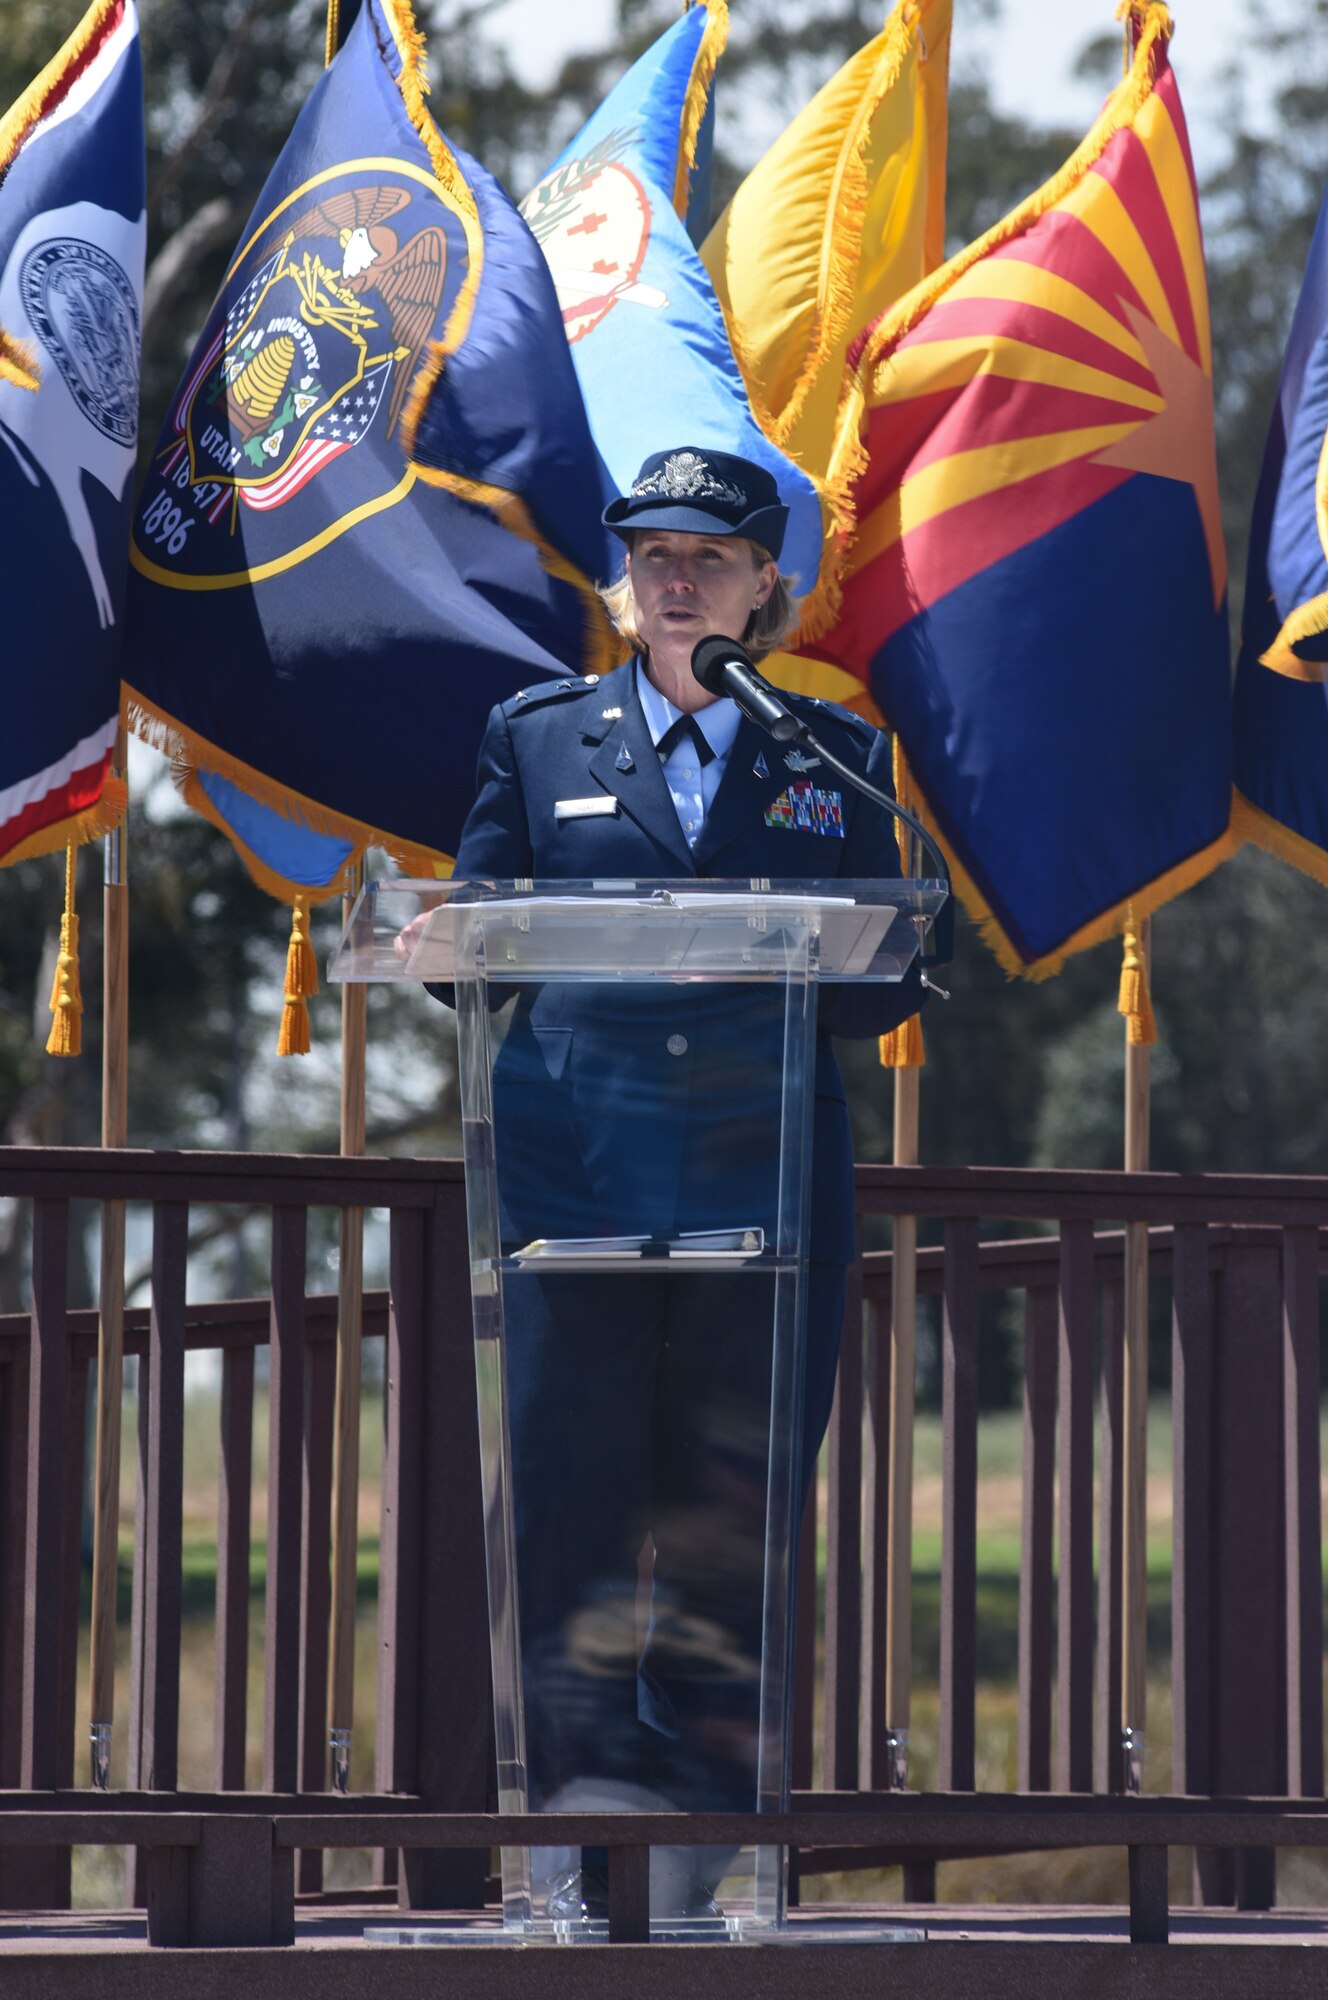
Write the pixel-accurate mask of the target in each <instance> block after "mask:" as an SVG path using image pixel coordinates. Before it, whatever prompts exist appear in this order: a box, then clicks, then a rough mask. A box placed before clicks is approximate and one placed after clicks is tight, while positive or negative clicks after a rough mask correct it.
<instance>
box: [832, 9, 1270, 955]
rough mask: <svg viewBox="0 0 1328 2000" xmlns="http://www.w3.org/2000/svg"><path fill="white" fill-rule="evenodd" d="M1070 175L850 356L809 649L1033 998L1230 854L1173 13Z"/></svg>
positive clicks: (1201, 377) (1196, 241) (1195, 293)
mask: <svg viewBox="0 0 1328 2000" xmlns="http://www.w3.org/2000/svg"><path fill="white" fill-rule="evenodd" d="M1131 14H1132V26H1133V30H1134V34H1135V48H1134V55H1133V60H1132V62H1131V65H1130V68H1129V71H1128V74H1127V75H1126V76H1125V78H1124V80H1123V81H1122V82H1121V84H1120V85H1119V86H1118V87H1117V89H1116V90H1115V91H1114V92H1113V93H1112V95H1111V96H1110V98H1109V99H1108V100H1107V103H1106V105H1105V106H1104V109H1103V111H1102V113H1101V115H1100V117H1099V118H1098V120H1097V122H1096V123H1095V124H1094V126H1093V127H1092V129H1091V130H1090V132H1089V133H1088V135H1087V137H1086V138H1085V139H1084V141H1083V143H1082V144H1081V145H1080V146H1079V147H1078V149H1077V150H1076V152H1075V153H1074V154H1073V155H1072V156H1071V158H1070V159H1069V161H1068V162H1067V163H1066V165H1065V167H1064V168H1063V169H1062V170H1061V172H1060V173H1059V174H1057V175H1056V176H1055V177H1054V178H1053V179H1052V180H1051V181H1049V182H1048V183H1047V184H1046V185H1045V186H1043V187H1042V188H1040V189H1039V190H1038V191H1037V192H1036V193H1035V194H1033V195H1032V196H1030V197H1029V199H1027V200H1026V201H1024V202H1023V203H1021V204H1020V205H1019V207H1017V208H1016V209H1014V210H1013V211H1012V212H1011V213H1010V214H1009V215H1007V216H1006V217H1005V218H1004V219H1003V220H1002V221H1001V222H999V223H997V224H996V226H995V227H994V228H993V229H991V230H990V231H988V233H987V234H986V235H985V236H984V237H982V238H980V239H979V240H978V241H977V242H976V243H974V244H972V245H970V246H969V247H968V248H967V249H966V250H964V251H962V252H961V253H960V254H959V255H957V256H956V257H953V258H951V259H950V261H949V262H948V263H946V264H945V265H944V266H942V268H941V269H940V270H939V271H937V272H935V273H933V274H932V275H931V276H930V277H929V278H927V279H925V280H924V281H923V282H922V283H921V284H920V285H918V286H917V287H916V288H915V289H914V290H913V291H912V292H911V293H910V294H909V295H908V296H907V297H906V298H905V299H903V300H902V301H900V302H899V304H898V305H896V306H895V307H893V308H892V309H891V310H890V311H888V312H887V313H886V314H885V315H884V316H883V318H882V319H881V320H880V321H879V322H878V323H877V324H876V325H875V326H873V327H872V328H870V329H869V330H868V331H867V332H866V333H865V334H864V336H863V337H862V338H861V339H860V340H859V342H858V343H857V346H856V350H855V351H853V352H852V353H851V354H850V364H851V366H852V368H853V371H854V374H853V384H852V393H853V397H854V398H855V399H856V401H857V403H858V406H859V408H858V417H859V419H860V421H849V422H848V423H846V424H845V425H844V426H842V428H841V441H840V452H841V462H840V465H839V467H838V468H832V472H833V471H835V470H838V471H841V472H842V471H843V470H844V469H845V459H847V460H848V461H849V462H853V461H854V460H856V462H857V463H858V465H859V468H860V469H859V471H858V474H857V480H856V504H857V516H858V519H857V528H856V538H855V540H854V543H853V546H852V549H851V551H850V554H849V557H848V562H847V565H846V574H845V579H844V584H843V596H842V604H841V608H840V614H839V617H838V620H837V623H836V624H835V626H834V627H833V629H832V630H831V631H830V632H829V633H827V634H825V635H824V636H823V637H822V638H821V639H820V640H817V641H815V642H812V644H811V645H810V647H809V650H810V651H811V652H812V653H814V654H815V655H816V656H817V657H819V658H824V659H827V660H829V661H830V662H831V663H832V664H834V665H836V666H838V667H840V668H841V669H842V670H843V671H844V672H845V673H847V674H849V675H852V676H853V677H854V678H856V680H857V681H858V683H859V684H860V686H861V687H862V689H863V690H864V692H865V693H867V694H870V696H871V697H872V698H873V699H874V700H875V702H876V703H877V705H878V706H879V708H880V710H881V712H882V713H883V714H884V716H885V717H886V718H887V720H888V722H889V723H890V725H891V726H892V727H893V728H894V729H895V730H896V731H897V733H898V736H899V738H900V740H901V742H902V745H903V750H904V754H905V759H906V764H907V769H908V771H909V774H910V779H911V784H912V787H913V792H914V796H915V798H916V799H917V800H918V801H919V802H920V803H921V804H922V805H923V807H924V809H925V811H926V813H927V816H928V817H929V819H930V821H931V823H932V824H933V825H934V826H935V828H936V829H937V831H938V832H939V834H940V836H941V838H942V841H943V843H944V844H945V846H946V848H947V851H948V854H949V856H950V860H951V864H952V867H953V870H954V876H955V880H956V884H957V886H958V888H959V890H960V893H961V897H962V899H963V900H964V902H965V903H966V905H967V907H968V908H969V910H970V911H971V912H972V913H973V914H974V915H975V916H976V918H977V919H978V921H979V924H980V926H981V928H982V930H983V932H984V934H985V936H986V937H987V939H988V941H989V943H990V944H991V945H992V947H993V949H994V950H995V951H996V952H997V954H998V956H999V957H1000V959H1001V960H1002V962H1003V963H1004V964H1005V965H1006V967H1007V968H1008V969H1009V970H1011V971H1019V972H1024V973H1027V974H1031V975H1033V976H1040V975H1044V974H1047V973H1050V972H1053V971H1055V970H1056V969H1057V968H1058V967H1059V966H1060V964H1061V963H1062V962H1063V960H1064V958H1065V957H1066V955H1067V954H1068V953H1070V952H1072V951H1076V950H1079V949H1081V948H1082V947H1084V946H1086V945H1089V944H1092V943H1094V942H1096V941H1097V940H1098V939H1100V938H1103V937H1105V936H1108V935H1111V934H1112V933H1113V932H1115V931H1117V930H1119V928H1120V926H1121V924H1122V921H1123V919H1124V918H1125V917H1126V915H1127V913H1131V912H1132V914H1133V915H1134V916H1135V917H1136V918H1138V919H1142V918H1143V917H1144V916H1146V915H1147V914H1148V912H1149V911H1150V910H1152V909H1154V908H1156V907H1157V906H1158V905H1159V904H1161V903H1162V902H1164V901H1166V900H1167V899H1168V898H1169V897H1171V896H1173V895H1176V894H1178V893H1179V892H1180V890H1182V889H1183V888H1185V887H1187V886H1188V885H1189V884H1190V883H1192V882H1194V881H1196V880H1197V879H1198V878H1199V877H1200V876H1202V875H1203V874H1205V873H1206V872H1207V871H1208V870H1209V869H1211V868H1212V867H1214V866H1215V865H1216V863H1217V862H1218V861H1219V860H1221V859H1222V858H1223V856H1224V855H1226V854H1227V853H1228V852H1229V851H1230V848H1231V845H1232V834H1231V831H1230V817H1231V745H1230V713H1231V703H1230V690H1229V664H1228V650H1227V610H1226V561H1225V554H1224V549H1223V543H1222V530H1221V521H1220V515H1219V508H1218V491H1217V469H1216V452H1215V446H1214V435H1213V390H1212V348H1211V338H1210V329H1209V319H1208V296H1207V281H1206V275H1205V269H1204V258H1203V243H1202V235H1201V231H1200V223H1199V209H1198V196H1197V191H1196V187H1195V180H1194V172H1193V166H1192V162H1191V158H1190V151H1189V144H1188V140H1187V137H1186V131H1185V123H1184V117H1183V114H1182V111H1181V105H1180V98H1179V94H1178V92H1177V88H1176V79H1175V75H1174V73H1173V71H1172V68H1171V64H1170V60H1169V53H1168V50H1169V42H1170V36H1171V21H1170V16H1169V15H1168V13H1167V10H1166V8H1165V7H1163V6H1160V5H1143V4H1141V5H1138V6H1136V7H1133V8H1132V9H1131Z"/></svg>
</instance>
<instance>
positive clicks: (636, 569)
mask: <svg viewBox="0 0 1328 2000" xmlns="http://www.w3.org/2000/svg"><path fill="white" fill-rule="evenodd" d="M627 572H628V575H629V576H630V577H631V580H632V597H633V600H634V604H635V611H636V628H637V630H638V632H639V633H640V634H641V637H642V638H643V639H644V641H645V643H646V647H647V649H648V651H649V654H650V658H651V661H652V663H654V664H655V665H656V666H658V667H664V668H668V669H671V670H672V671H673V672H675V673H681V672H687V673H690V671H691V660H692V650H693V648H694V647H695V646H696V645H697V644H699V642H700V641H701V640H702V639H708V638H711V637H712V636H713V635H714V634H715V633H723V634H724V635H725V636H726V637H727V638H730V639H741V637H742V635H743V633H744V632H745V631H746V629H747V621H748V619H749V618H750V617H751V615H752V612H753V611H754V610H755V609H756V607H757V605H758V604H764V602H765V600H766V598H767V597H769V595H770V592H771V591H772V590H773V588H774V586H775V580H776V578H777V577H778V575H779V569H778V566H777V564H775V563H773V562H771V561H769V560H768V559H765V558H764V557H763V556H762V552H761V551H759V550H758V549H757V548H756V547H755V545H754V544H753V543H752V542H749V541H746V540H744V539H743V538H742V537H741V536H740V535H684V534H677V533H675V532H673V531H671V530H665V529H660V530H654V529H649V528H643V529H641V530H639V531H638V532H637V533H636V534H635V535H634V536H633V537H632V546H631V548H630V550H629V551H628V556H627Z"/></svg>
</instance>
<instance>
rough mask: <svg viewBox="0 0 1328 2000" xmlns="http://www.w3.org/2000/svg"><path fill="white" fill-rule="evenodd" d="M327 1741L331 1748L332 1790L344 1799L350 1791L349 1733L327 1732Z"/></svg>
mask: <svg viewBox="0 0 1328 2000" xmlns="http://www.w3.org/2000/svg"><path fill="white" fill-rule="evenodd" d="M328 1741H329V1743H330V1744H331V1746H332V1789H333V1791H334V1792H340V1793H341V1794H342V1796H343V1798H344V1796H345V1794H346V1793H347V1792H348V1791H349V1790H350V1731H349V1729H332V1730H329V1731H328Z"/></svg>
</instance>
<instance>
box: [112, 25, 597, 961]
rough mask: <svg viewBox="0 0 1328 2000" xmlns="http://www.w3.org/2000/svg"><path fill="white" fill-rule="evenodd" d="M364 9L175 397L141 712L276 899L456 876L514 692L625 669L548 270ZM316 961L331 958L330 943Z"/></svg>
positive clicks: (140, 598)
mask: <svg viewBox="0 0 1328 2000" xmlns="http://www.w3.org/2000/svg"><path fill="white" fill-rule="evenodd" d="M423 62H424V50H423V43H422V39H421V37H420V35H419V33H418V31H417V30H416V27H415V23H414V20H413V18H412V16H411V13H410V10H409V7H408V5H407V4H406V0H364V4H362V5H361V6H360V8H359V10H358V12H357V14H356V17H355V20H354V23H353V25H352V26H351V28H350V30H349V32H348V34H347V36H346V38H345V41H344V43H343V45H342V46H341V48H340V50H339V51H338V53H337V54H336V55H335V57H334V59H333V60H332V62H331V64H330V66H329V67H328V69H327V70H326V71H325V73H324V75H323V76H322V78H321V79H320V80H319V82H318V84H317V85H316V87H315V89H314V91H313V92H312V94H311V96H310V98H309V101H308V103H307V104H306V105H305V107H304V109H303V111H302V112H301V114H300V117H299V119H298V120H297V123H296V125H295V128H294V131H293V132H292V135H291V138H290V140H289V141H288V143H287V145H286V147H285V149H284V151H283V152H282V155H281V157H280V159H279V160H278V162H277V165H276V167H275V168H274V170H273V172H272V175H271V176H270V178H269V180H268V183H267V186H266V187H265V188H264V190H263V193H262V194H261V196H260V197H259V200H258V204H257V206H256V209H255V211H254V214H253V216H252V218H251V220H250V224H249V226H248V228H247V229H246V231H245V234H244V238H243V240H242V242H241V244H240V245H239V247H238V249H237V252H236V255H235V257H234V259H233V261H232V264H231V267H230V270H229V272H228V273H227V276H226V279H225V281H224V283H223V285H222V289H221V293H220V295H219V297H218V299H217V300H216V303H215V304H214V306H213V309H212V311H211V313H210V314H209V316H208V319H207V322H206V324H205V326H204V329H203V332H202V335H201V336H200V339H199V342H198V345H197V347H196V349H195V352H194V355H193V357H192V359H191V361H190V363H189V366H188V368H187V370H186V372H185V375H184V379H183V381H182V382H181V384H180V387H179V389H178V391H177V393H176V395H175V397H174V399H173V401H172V403H171V406H170V410H169V413H168V416H167V420H166V424H165V426H164V429H163V432H162V435H161V437H160V438H159V440H158V443H157V447H156V450H155V452H154V454H153V457H152V460H151V462H150V465H149V469H148V474H147V477H146V480H145V482H144V485H143V489H142V493H141V495H140V499H139V503H138V507H137V510H136V514H135V521H134V535H133V545H132V549H131V562H132V564H133V570H134V574H133V577H132V581H131V593H130V615H129V622H128V632H127V639H126V658H125V670H124V678H125V682H126V699H127V705H128V714H129V718H130V720H131V722H132V723H133V725H134V726H135V727H136V728H137V729H138V730H139V732H140V733H141V734H142V735H144V736H145V737H146V738H147V739H148V740H149V741H150V742H154V743H156V744H157V745H158V746H159V747H161V748H163V749H164V750H166V751H167V752H168V753H169V754H170V755H171V756H172V757H173V759H174V760H175V763H176V767H177V774H178V775H179V777H180V779H181V781H182V784H183V786H184V789H185V794H186V797H188V798H189V799H190V801H191V803H193V804H194V805H196V806H197V807H198V808H199V809H200V810H201V811H203V812H205V813H206V815H207V816H208V817H209V818H211V819H212V820H213V821H214V822H215V823H217V824H218V825H220V826H222V827H224V828H225V830H226V831H227V832H228V833H229V834H230V835H231V837H232V839H233V840H234V842H235V845H236V847H237V849H238V850H239V852H240V853H241V854H242V856H243V857H244V859H245V860H246V862H247V864H248V865H249V867H250V869H251V872H252V873H253V874H254V875H255V877H256V878H257V879H258V880H259V881H260V882H261V883H262V884H263V885H264V886H265V887H267V888H269V889H271V890H272V891H273V892H274V893H276V894H279V895H282V896H285V897H288V898H293V897H294V896H295V895H296V893H297V892H301V893H304V894H307V895H308V896H309V897H312V898H316V897H319V896H326V895H330V894H332V893H335V891H336V890H337V889H338V888H340V887H342V886H343V885H344V881H345V878H346V872H347V869H348V867H349V866H350V865H351V864H352V863H353V862H354V861H355V860H356V859H357V858H358V857H359V856H360V855H362V854H363V852H364V849H365V847H366V846H367V845H368V844H369V843H370V842H371V841H373V842H380V843H382V844H383V845H385V846H386V847H387V848H388V849H389V850H390V851H391V852H393V853H394V854H396V855H397V856H399V857H400V858H401V859H402V861H403V862H404V863H405V864H406V865H407V866H408V867H410V868H412V869H413V870H427V869H429V868H430V867H432V866H438V867H441V868H445V867H446V866H447V864H448V857H450V855H451V854H452V853H453V852H454V851H455V845H456V840H457V836H458V833H459V831H460V827H461V823H462V821H463V819H464V818H465V815H466V811H467V809H468V807H469V804H470V801H471V798H472V796H473V792H474V767H475V755H476V751H477V748H478V744H479V739H480V736H481V733H482V730H483V725H484V720H485V717H486V716H487V714H488V711H489V709H490V707H491V706H492V704H493V703H494V702H495V701H499V700H502V699H504V698H505V697H507V696H508V695H510V694H512V693H514V692H515V691H516V689H517V688H519V687H521V686H522V685H523V684H526V683H529V682H533V681H538V680H541V679H544V678H549V677H556V676H561V675H565V674H567V673H568V672H582V671H585V670H593V669H596V668H598V667H600V666H601V665H603V664H605V663H607V661H608V658H609V647H610V637H609V632H608V628H607V624H606V622H605V620H604V617H603V613H602V611H601V609H600V607H599V605H598V602H597V601H596V599H595V598H594V594H593V591H592V589H591V587H590V585H591V582H592V581H593V579H594V577H595V576H596V575H597V574H599V573H602V571H603V568H604V566H605V565H604V557H603V547H604V538H603V531H602V530H601V529H600V528H599V524H598V517H599V510H600V505H601V504H602V503H601V492H602V487H603V479H602V474H601V471H600V468H599V465H598V461H597V459H596V456H595V451H594V447H593V445H592V443H591V439H590V433H589V430H588V428H587V425H586V421H585V414H584V411H583V408H582V405H581V399H580V393H579V390H578V388H577V384H576V379H575V375H574V373H573V369H572V365H571V361H570V358H569V356H568V353H567V346H566V342H565V340H564V338H563V332H562V323H561V320H560V317H559V313H558V306H557V300H556V297H555V294H554V289H553V285H552V282H551V280H550V278H549V275H548V271H547V268H546V267H545V265H544V262H543V259H542V258H541V257H540V255H539V253H538V250H537V248H536V246H535V244H534V242H533V241H532V239H531V237H530V234H529V231H528V230H527V229H526V228H525V226H524V224H523V223H522V222H521V220H520V218H519V216H518V215H517V213H516V210H515V208H514V207H513V206H512V204H511V203H510V202H509V201H508V200H507V198H506V196H504V195H503V193H502V191H501V190H500V189H499V188H498V187H497V184H496V183H495V182H493V181H492V180H491V178H490V177H489V176H488V175H487V174H486V173H485V172H484V170H483V169H482V168H480V167H479V166H478V165H477V164H476V163H475V162H474V161H471V160H469V159H468V158H467V157H466V156H465V155H464V154H463V153H461V152H460V151H458V150H457V149H455V148H453V147H451V146H449V145H448V143H447V142H446V140H445V139H444V138H443V135H442V134H441V133H440V132H439V130H438V128H437V126H436V125H435V124H434V122H433V120H432V118H431V117H430V115H429V112H428V108H427V104H426V101H425V83H424V74H423ZM295 957H296V959H297V960H299V961H300V962H302V961H303V953H302V952H296V953H295Z"/></svg>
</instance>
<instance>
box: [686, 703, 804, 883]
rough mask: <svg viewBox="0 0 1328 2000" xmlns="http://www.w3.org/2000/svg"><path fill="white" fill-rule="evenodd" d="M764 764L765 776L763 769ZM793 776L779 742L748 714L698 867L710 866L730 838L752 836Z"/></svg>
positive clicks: (704, 833) (704, 834)
mask: <svg viewBox="0 0 1328 2000" xmlns="http://www.w3.org/2000/svg"><path fill="white" fill-rule="evenodd" d="M762 764H764V766H765V775H764V776H762V775H761V770H760V766H761V765H762ZM789 777H790V773H789V772H788V771H787V770H786V769H785V766H784V752H783V750H782V749H781V748H780V746H779V744H778V743H776V742H775V741H774V739H773V737H770V736H767V735H766V733H765V731H764V729H758V728H757V726H756V724H755V723H754V722H749V721H748V719H747V717H746V716H744V717H743V719H742V721H741V722H740V723H739V724H738V733H737V735H736V736H735V737H734V739H733V748H732V750H731V751H730V752H729V761H728V763H727V765H726V766H725V768H724V776H723V777H722V778H721V779H720V784H719V790H718V791H717V792H716V793H715V799H714V804H713V805H712V806H711V808H710V810H709V812H708V813H707V814H706V822H705V825H704V827H703V828H702V829H701V838H700V839H699V840H698V841H697V843H696V865H697V867H698V868H708V867H709V865H710V863H711V861H713V860H714V858H715V856H716V855H717V854H719V853H721V852H722V850H723V849H724V848H725V847H727V846H728V844H729V842H730V841H732V840H736V839H738V838H739V836H743V835H750V834H751V832H752V829H753V828H754V827H758V826H760V824H761V820H762V815H763V814H764V812H765V809H766V807H767V806H768V805H769V804H770V802H771V800H772V799H777V798H778V797H779V794H780V793H781V792H782V791H783V790H784V789H785V787H786V786H787V784H788V782H789Z"/></svg>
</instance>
